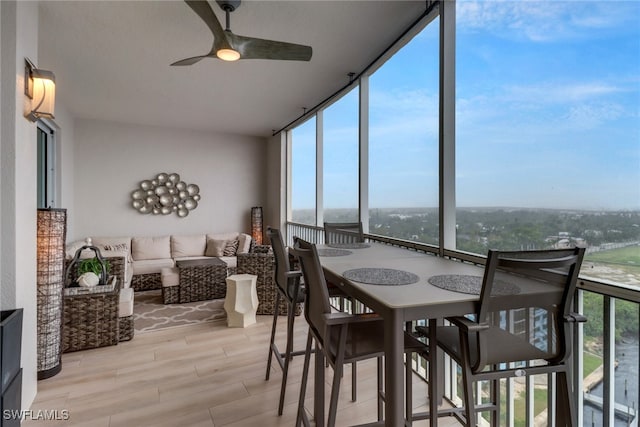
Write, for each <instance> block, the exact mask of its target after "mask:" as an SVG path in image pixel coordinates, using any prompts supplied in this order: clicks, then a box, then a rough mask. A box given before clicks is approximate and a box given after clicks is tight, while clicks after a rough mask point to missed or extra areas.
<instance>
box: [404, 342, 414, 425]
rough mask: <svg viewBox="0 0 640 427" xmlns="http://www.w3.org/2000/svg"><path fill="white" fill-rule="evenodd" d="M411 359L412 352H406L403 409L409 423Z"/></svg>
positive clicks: (411, 401) (411, 398)
mask: <svg viewBox="0 0 640 427" xmlns="http://www.w3.org/2000/svg"><path fill="white" fill-rule="evenodd" d="M412 361H413V356H412V353H406V360H405V362H404V369H405V383H404V386H405V390H404V394H405V396H406V400H405V410H406V412H407V415H406V417H407V421H408V422H409V425H411V423H412V422H413V378H412V374H413V369H411V362H412Z"/></svg>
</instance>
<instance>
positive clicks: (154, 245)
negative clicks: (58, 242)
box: [67, 232, 252, 291]
mask: <svg viewBox="0 0 640 427" xmlns="http://www.w3.org/2000/svg"><path fill="white" fill-rule="evenodd" d="M88 243H89V244H91V245H93V246H95V247H97V248H98V249H100V252H101V255H102V256H103V257H106V258H107V259H110V258H111V257H121V258H123V260H124V271H123V273H122V280H121V287H122V288H129V287H131V288H133V289H134V290H135V291H142V290H151V289H162V280H161V273H162V269H163V268H173V267H174V266H175V262H176V261H179V260H187V259H200V258H207V257H217V258H220V259H221V260H222V261H224V262H225V263H226V264H227V268H228V270H229V274H233V273H235V272H236V267H237V255H238V254H245V253H249V252H250V250H251V245H252V239H251V236H250V235H248V234H245V233H239V232H230V233H217V234H205V233H202V234H192V235H170V236H151V237H127V236H124V237H100V236H96V237H93V236H92V237H90V238H87V239H85V240H82V241H76V242H72V243H69V244H67V258H69V259H71V258H73V256H74V254H75V252H76V251H77V250H78V249H80V248H81V247H82V246H83V245H86V244H88ZM84 252H86V254H85V253H83V254H82V255H83V257H87V256H91V257H92V256H93V255H94V254H93V252H92V251H88V250H87V251H84Z"/></svg>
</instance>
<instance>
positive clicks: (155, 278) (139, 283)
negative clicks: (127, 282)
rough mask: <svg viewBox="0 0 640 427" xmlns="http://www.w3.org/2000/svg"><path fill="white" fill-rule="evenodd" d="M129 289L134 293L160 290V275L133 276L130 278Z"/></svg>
mask: <svg viewBox="0 0 640 427" xmlns="http://www.w3.org/2000/svg"><path fill="white" fill-rule="evenodd" d="M131 287H132V288H133V290H134V291H151V290H154V289H162V277H161V275H160V273H149V274H134V275H133V277H132V278H131Z"/></svg>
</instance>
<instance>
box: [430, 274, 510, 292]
mask: <svg viewBox="0 0 640 427" xmlns="http://www.w3.org/2000/svg"><path fill="white" fill-rule="evenodd" d="M429 283H431V284H432V285H433V286H436V287H438V288H441V289H446V290H448V291H453V292H460V293H463V294H474V295H480V290H481V289H482V277H480V276H467V275H462V274H443V275H441V276H431V277H429ZM519 293H520V288H519V287H517V286H516V285H514V284H513V283H509V282H505V281H504V280H496V281H494V282H493V288H492V291H491V295H515V294H519Z"/></svg>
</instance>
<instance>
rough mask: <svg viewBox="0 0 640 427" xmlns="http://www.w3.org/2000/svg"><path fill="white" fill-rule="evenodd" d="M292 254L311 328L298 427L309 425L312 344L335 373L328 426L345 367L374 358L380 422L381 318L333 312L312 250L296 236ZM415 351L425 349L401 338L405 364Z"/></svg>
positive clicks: (317, 390) (319, 390)
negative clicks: (300, 275)
mask: <svg viewBox="0 0 640 427" xmlns="http://www.w3.org/2000/svg"><path fill="white" fill-rule="evenodd" d="M292 253H293V254H294V256H296V258H297V259H298V261H299V263H300V266H301V268H302V273H303V277H304V282H305V284H306V301H305V306H304V315H305V318H306V320H307V323H308V325H309V333H308V336H307V345H306V350H305V358H304V367H303V372H302V382H301V386H300V400H299V401H298V415H297V418H296V426H299V425H300V423H301V422H302V423H304V425H305V426H306V425H309V418H308V416H307V413H306V411H305V409H304V400H305V392H306V388H307V379H308V376H309V363H310V359H311V353H312V350H311V347H312V344H313V342H314V341H315V352H316V357H317V355H318V354H319V352H322V355H323V356H324V358H325V359H326V361H327V362H328V363H329V365H330V366H331V367H332V368H333V371H334V372H333V383H332V387H331V398H330V401H329V414H328V420H327V426H328V427H333V426H334V425H335V423H336V411H337V407H338V396H339V392H340V382H341V379H342V374H343V367H344V364H345V363H352V362H354V361H357V360H365V359H372V358H376V359H377V377H378V381H377V382H378V387H377V397H378V399H377V400H378V421H381V420H382V417H383V409H382V406H383V405H382V402H383V399H384V393H383V391H382V390H383V389H382V377H383V373H382V370H383V364H382V356H383V355H384V349H383V345H384V339H383V336H384V324H383V319H382V318H380V317H379V316H378V315H377V314H375V313H364V314H349V313H344V312H334V311H332V308H331V305H330V302H329V290H328V288H327V282H326V281H325V277H324V272H323V270H322V266H321V264H320V260H319V258H318V252H317V250H316V247H315V245H314V244H312V243H309V242H306V241H304V240H302V239H299V238H297V237H294V248H293V249H292ZM414 351H424V345H423V344H422V343H420V342H419V341H418V340H417V339H415V338H414V337H412V336H411V335H410V334H405V352H407V353H409V355H408V356H407V359H408V360H409V359H410V353H411V352H414ZM405 373H406V386H407V393H406V394H407V396H406V402H407V403H406V408H407V413H408V416H409V417H410V416H411V407H412V402H411V375H412V369H411V363H410V362H408V363H407V365H406V371H405ZM353 387H355V384H353ZM320 395H321V396H324V382H322V383H321V384H314V399H316V398H317V396H320Z"/></svg>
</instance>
